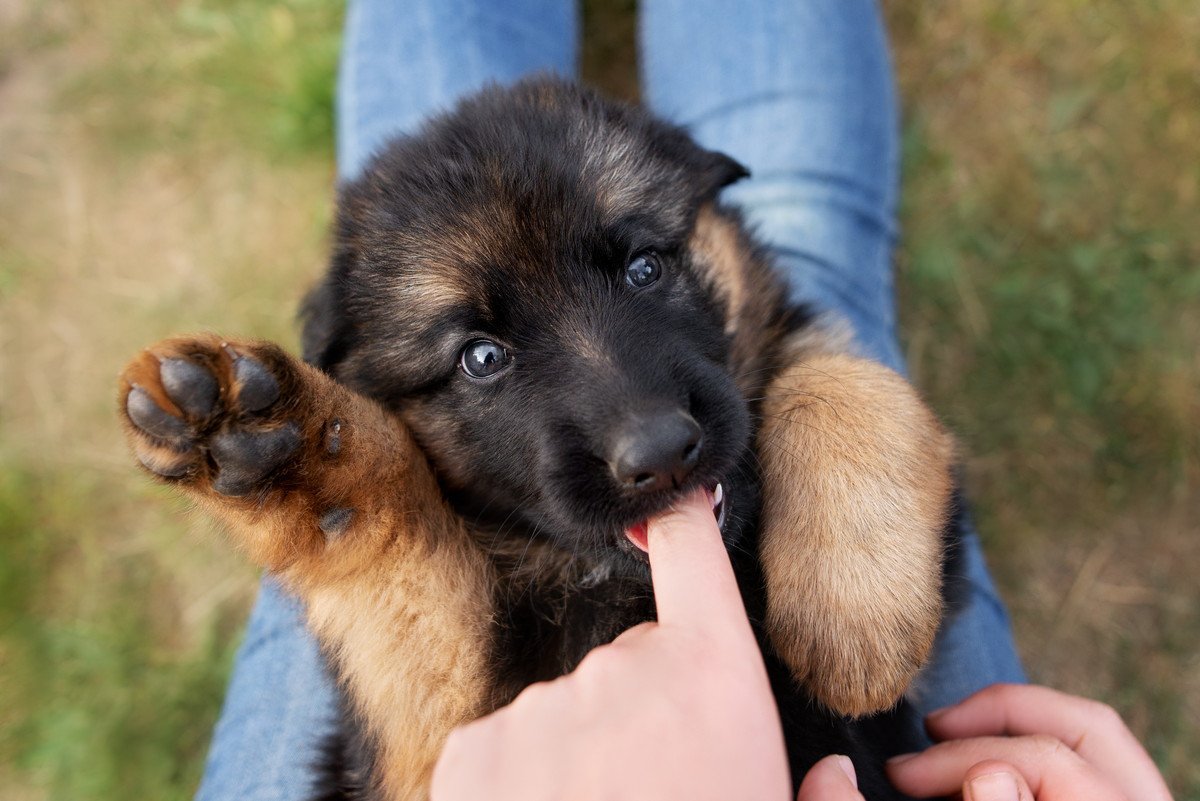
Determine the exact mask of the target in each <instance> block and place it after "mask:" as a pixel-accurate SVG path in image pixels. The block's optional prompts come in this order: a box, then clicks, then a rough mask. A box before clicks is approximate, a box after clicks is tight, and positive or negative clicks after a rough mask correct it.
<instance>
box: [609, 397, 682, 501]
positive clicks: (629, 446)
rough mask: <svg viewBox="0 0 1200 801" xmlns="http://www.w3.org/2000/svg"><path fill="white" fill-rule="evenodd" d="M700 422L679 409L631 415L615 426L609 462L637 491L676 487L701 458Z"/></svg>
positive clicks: (619, 478)
mask: <svg viewBox="0 0 1200 801" xmlns="http://www.w3.org/2000/svg"><path fill="white" fill-rule="evenodd" d="M700 441H701V431H700V425H699V424H698V423H697V422H696V421H695V420H693V419H692V416H691V415H690V414H688V413H686V412H684V411H683V410H682V409H671V410H668V411H659V412H653V413H650V414H640V415H634V416H632V417H630V418H629V419H627V420H626V421H625V422H624V423H623V424H621V425H620V426H618V428H617V430H616V433H615V434H614V436H613V437H612V440H611V442H612V446H611V447H610V448H609V454H610V455H609V460H608V464H609V466H610V467H611V468H612V471H613V475H614V476H616V479H617V481H618V482H620V483H621V484H623V485H624V486H626V487H628V488H630V489H633V490H637V491H639V492H650V491H652V490H656V489H666V488H669V487H673V486H674V487H678V486H679V485H680V484H682V483H683V480H684V479H685V478H687V476H688V474H689V473H691V472H692V468H693V467H695V466H696V462H697V461H698V460H699V458H700Z"/></svg>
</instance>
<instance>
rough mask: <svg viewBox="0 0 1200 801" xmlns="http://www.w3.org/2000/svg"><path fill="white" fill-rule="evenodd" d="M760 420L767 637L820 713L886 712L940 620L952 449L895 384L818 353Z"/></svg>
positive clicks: (807, 354) (776, 388)
mask: <svg viewBox="0 0 1200 801" xmlns="http://www.w3.org/2000/svg"><path fill="white" fill-rule="evenodd" d="M762 415H763V421H762V427H761V429H760V432H759V438H758V452H759V459H760V461H761V463H762V467H763V470H762V475H763V499H764V506H763V518H762V526H763V530H762V535H761V536H762V539H761V548H760V555H761V558H762V562H763V568H764V572H765V575H766V582H767V601H768V612H767V625H768V632H769V635H770V637H771V641H772V643H773V644H774V646H775V648H776V650H777V651H778V652H779V654H780V655H781V656H782V657H783V659H784V661H785V662H787V664H788V666H789V667H791V669H792V671H793V672H794V673H795V675H796V677H797V678H798V679H799V680H801V681H802V682H804V683H805V684H806V685H807V686H808V688H809V689H810V691H811V692H813V694H814V695H815V696H816V697H817V698H818V700H820V701H821V702H823V703H824V704H826V705H827V706H829V707H830V708H831V709H833V710H835V711H837V712H840V713H842V714H846V715H854V716H857V715H865V714H868V713H871V712H876V711H879V710H882V709H886V708H888V707H890V706H892V705H893V704H895V703H896V701H897V700H899V698H900V697H901V695H903V693H904V692H905V690H906V689H907V688H908V686H909V683H910V682H911V680H912V679H913V677H914V676H915V674H916V672H917V670H918V669H919V668H920V667H921V665H922V664H923V663H924V661H925V659H926V658H927V656H928V654H929V650H930V648H931V647H932V644H933V638H934V635H935V633H936V631H937V628H938V624H939V621H940V618H941V611H942V610H941V601H940V598H941V592H940V578H941V570H940V565H941V558H942V539H941V535H942V531H943V528H944V526H945V524H946V515H947V510H948V508H949V502H950V493H951V490H952V479H951V468H952V464H953V459H954V447H953V442H952V440H951V438H950V436H949V435H948V434H946V432H945V431H943V429H942V428H941V426H940V425H939V424H938V422H937V420H936V419H935V418H934V416H933V415H932V414H931V413H930V411H929V410H928V408H927V407H926V406H925V405H924V404H923V403H922V402H921V400H920V398H919V397H918V396H917V394H916V392H915V391H914V390H913V389H912V387H911V386H910V385H909V383H908V382H907V381H905V380H904V379H903V378H902V377H901V376H899V375H897V374H896V373H894V372H892V371H891V370H889V369H887V368H885V367H883V366H882V365H879V364H877V363H875V362H871V361H868V360H865V359H860V358H856V357H853V356H847V355H838V354H832V353H823V352H821V351H820V350H815V351H814V350H808V351H805V350H800V351H799V352H797V353H796V354H795V359H794V361H792V362H791V366H790V367H788V368H787V369H786V370H784V371H783V372H782V373H781V374H780V375H778V376H777V377H776V378H775V380H774V381H773V382H772V383H771V385H770V386H769V387H768V388H767V397H766V400H765V402H764V404H763V408H762Z"/></svg>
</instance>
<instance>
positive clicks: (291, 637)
mask: <svg viewBox="0 0 1200 801" xmlns="http://www.w3.org/2000/svg"><path fill="white" fill-rule="evenodd" d="M347 14H348V16H347V20H346V34H345V40H344V42H343V52H342V64H341V73H340V76H339V81H338V126H337V132H338V173H339V175H340V176H341V177H342V178H352V177H353V176H354V175H355V174H356V173H357V172H358V171H359V170H360V169H361V168H362V166H363V164H364V162H365V161H366V160H367V159H368V158H369V157H370V155H371V154H372V153H374V152H375V151H376V150H378V149H379V147H380V146H382V145H383V144H384V143H385V142H386V141H387V140H388V138H389V137H391V136H394V135H396V134H398V133H404V132H410V131H413V130H414V129H415V128H416V127H417V126H418V125H419V124H420V122H421V120H423V119H424V118H425V117H427V116H429V115H430V114H432V113H434V112H436V111H438V110H440V109H443V108H447V107H449V106H450V105H451V104H452V103H454V101H455V100H456V99H457V98H458V97H460V96H461V95H462V94H464V93H468V92H471V91H473V90H475V89H478V88H480V87H481V86H483V85H484V84H485V83H487V82H488V81H498V82H511V81H513V80H515V79H516V78H518V77H520V76H521V75H524V74H526V73H529V72H536V71H551V72H557V73H559V74H563V75H571V74H573V73H574V72H575V62H576V52H577V49H578V23H577V20H576V10H575V7H574V4H573V3H571V2H563V1H562V0H408V1H407V2H397V1H396V0H352V2H351V3H350V7H349V9H348V12H347ZM334 706H335V700H334V692H333V686H332V683H331V681H330V678H329V676H328V674H327V673H326V671H325V668H324V664H323V661H322V660H321V658H320V654H319V653H318V650H317V646H316V643H315V642H314V641H313V639H312V637H311V636H310V635H309V634H308V633H307V631H305V629H304V624H303V622H302V614H301V610H300V609H299V607H298V606H297V604H296V603H295V602H294V601H293V600H291V599H290V598H288V597H287V596H286V595H285V594H284V593H283V591H282V590H281V589H280V588H279V586H278V585H277V584H275V583H273V582H272V581H270V580H266V581H264V582H263V585H262V588H261V591H260V593H259V598H258V601H257V603H256V605H255V608H254V611H253V613H252V614H251V617H250V623H249V625H248V627H247V630H246V637H245V641H244V642H243V644H242V647H241V649H240V650H239V652H238V656H237V661H236V663H235V665H234V672H233V678H232V680H231V682H230V686H229V692H228V694H227V696H226V698H225V705H224V708H223V709H222V711H221V718H220V721H219V722H218V723H217V728H216V731H215V733H214V735H213V742H212V746H211V747H210V749H209V754H208V762H207V764H206V766H205V771H204V778H203V780H202V781H201V784H200V790H199V792H198V794H197V798H198V799H199V801H223V800H224V799H231V798H236V799H241V801H266V800H267V799H272V800H278V801H292V800H293V799H296V800H298V799H304V798H306V797H308V795H309V793H310V789H311V786H312V780H313V776H314V771H313V767H314V765H315V764H316V761H317V759H318V756H319V754H318V751H319V748H320V745H321V740H322V737H323V735H324V733H325V732H327V731H329V730H330V728H331V726H332V724H333V721H334V719H335V718H334V716H335V714H336V713H335V708H334Z"/></svg>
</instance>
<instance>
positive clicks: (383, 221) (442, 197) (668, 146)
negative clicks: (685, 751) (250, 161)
mask: <svg viewBox="0 0 1200 801" xmlns="http://www.w3.org/2000/svg"><path fill="white" fill-rule="evenodd" d="M745 175H746V171H745V169H744V168H743V167H741V165H738V164H737V163H736V162H734V161H733V160H732V159H729V158H728V157H726V156H723V155H721V154H717V153H712V152H709V151H706V150H703V149H702V148H700V147H698V146H697V145H696V144H695V143H694V142H693V141H692V140H691V139H690V138H689V137H688V136H687V135H686V133H684V132H683V131H682V130H681V129H679V128H677V127H674V126H671V125H668V124H666V123H663V122H661V121H659V120H656V119H654V118H653V117H651V116H649V115H648V114H646V113H645V112H644V111H641V110H639V109H636V108H633V107H630V106H626V105H621V104H615V103H611V102H608V101H605V100H603V99H601V98H599V97H598V96H597V95H595V94H593V93H591V92H589V91H586V90H583V89H580V88H578V87H575V86H573V85H569V84H565V83H560V82H556V81H552V80H548V79H537V80H533V81H526V82H524V83H521V84H518V85H517V86H516V87H514V88H512V89H500V88H492V89H488V90H486V91H484V92H483V93H481V94H479V95H477V96H475V97H472V98H470V99H467V100H465V101H463V102H462V103H461V104H460V105H459V107H458V108H457V109H455V110H454V111H453V112H452V113H450V114H448V115H445V116H441V117H438V118H436V119H434V120H432V121H430V122H429V123H428V124H427V125H426V126H425V127H424V128H423V129H422V130H421V131H420V132H419V133H418V134H417V135H415V136H412V137H406V138H401V139H398V140H397V141H395V142H394V143H392V144H391V145H389V146H388V147H387V148H386V149H385V150H383V151H382V152H381V153H379V154H378V155H377V157H376V158H375V159H374V160H373V161H372V162H371V163H370V164H369V165H368V166H367V168H366V170H365V172H364V173H363V175H362V177H361V178H358V179H357V180H355V181H353V182H351V183H349V184H347V185H345V186H344V187H343V188H342V191H341V197H340V205H339V213H338V221H337V230H336V242H335V247H334V254H333V259H332V264H331V267H330V271H329V274H328V276H327V277H326V278H325V280H324V281H323V283H321V284H320V286H318V287H317V288H316V289H315V290H314V291H313V293H312V294H311V295H310V296H309V298H308V300H307V302H306V304H305V308H304V310H303V315H304V320H305V328H304V354H305V358H306V359H307V360H308V361H310V362H311V363H313V364H315V365H317V366H318V367H320V368H321V369H323V370H325V371H327V372H328V373H330V374H331V375H333V376H334V377H335V378H337V379H338V380H340V381H342V382H343V383H345V384H347V385H348V386H350V387H352V388H353V389H355V390H357V391H359V392H361V393H363V394H365V395H367V396H370V397H373V398H375V399H377V400H379V401H380V402H382V403H383V404H385V405H387V406H388V407H390V408H392V409H394V410H396V411H398V412H399V413H400V414H401V415H402V416H403V417H404V418H405V420H406V421H407V422H408V424H409V425H410V426H411V427H412V429H413V430H414V432H415V434H416V436H417V438H418V440H419V441H420V442H421V443H422V445H423V447H424V449H425V450H426V452H427V453H428V455H429V457H430V460H431V462H432V463H433V465H434V467H435V469H436V470H437V472H438V475H439V479H440V481H441V482H442V486H443V488H444V490H445V492H446V494H447V496H448V497H449V498H450V499H451V501H452V502H453V503H454V504H455V506H456V508H457V509H458V510H459V511H460V512H461V513H462V514H463V515H464V516H465V517H466V518H467V519H468V520H469V521H472V522H473V523H474V526H475V529H476V530H477V531H478V533H479V541H480V543H481V545H482V546H483V547H485V548H489V549H491V550H492V552H493V554H494V558H495V560H496V561H497V563H498V564H499V565H500V566H501V567H502V573H503V574H504V575H506V576H508V577H509V578H508V580H507V581H506V582H504V583H503V584H502V586H501V587H500V588H499V590H498V597H497V599H496V600H497V603H498V604H499V605H500V609H501V614H500V615H498V621H499V622H498V624H497V626H496V631H495V638H496V640H495V646H496V647H495V653H496V662H497V668H498V670H497V674H498V676H499V677H500V683H501V686H500V687H498V689H497V702H498V703H500V702H503V701H505V700H507V699H510V698H511V697H513V696H514V695H515V694H516V693H517V692H519V690H520V689H521V688H522V687H524V686H526V685H527V684H528V683H530V682H533V681H537V680H540V679H546V678H551V677H554V676H557V675H561V674H562V673H564V672H566V671H569V670H571V669H573V668H574V666H575V665H577V664H578V663H579V661H580V660H581V659H582V658H583V656H584V655H585V654H586V653H587V652H588V651H589V650H591V649H592V648H594V647H595V646H597V645H600V644H602V643H605V642H608V641H609V640H611V639H612V638H613V637H614V636H615V635H616V634H618V633H619V632H620V631H622V630H624V629H626V628H628V627H630V626H632V625H634V624H636V623H638V622H641V621H644V620H647V619H650V618H652V617H653V611H654V610H653V599H652V596H651V593H650V587H649V583H648V572H647V568H646V565H645V561H644V559H643V558H642V556H641V554H640V552H637V551H636V550H635V549H633V548H632V547H631V546H630V545H629V543H628V542H627V540H626V538H625V537H624V535H623V531H624V529H625V528H626V527H627V526H629V525H631V524H633V523H635V522H637V521H640V520H643V519H645V518H646V517H647V516H648V515H650V514H652V513H654V512H657V511H659V510H661V509H663V508H665V507H666V506H667V505H668V504H669V503H670V502H671V501H672V500H673V499H674V498H676V497H678V496H679V494H680V492H681V491H683V490H685V489H689V488H691V487H694V486H697V485H700V484H707V485H712V484H713V483H715V482H716V481H718V480H719V481H721V482H723V484H724V486H725V487H726V489H727V492H728V495H729V498H730V504H731V508H730V516H729V519H728V521H727V524H726V525H725V527H724V531H723V534H724V537H725V539H726V542H727V544H728V546H729V549H730V553H731V556H732V557H733V560H734V564H735V569H736V570H737V573H738V576H739V581H740V584H741V586H742V589H743V594H744V595H745V597H746V601H747V606H748V610H749V612H750V615H751V618H752V621H754V622H756V628H758V629H759V630H760V631H761V627H760V626H757V621H760V620H761V619H762V617H763V609H764V603H765V600H764V597H763V590H762V588H763V579H762V575H761V572H760V570H759V566H758V564H757V561H756V559H755V558H754V556H753V555H754V554H755V553H756V550H757V542H756V532H757V514H758V511H757V510H758V499H757V486H758V480H757V476H756V474H755V466H754V465H755V460H754V457H753V454H752V453H751V451H750V449H749V447H748V446H749V443H750V441H751V435H752V433H753V432H752V422H751V421H752V420H753V411H754V409H753V403H752V402H751V401H750V400H748V399H747V398H745V397H743V395H742V392H741V391H740V390H739V389H738V386H737V384H736V383H735V378H736V376H734V375H733V373H732V370H733V369H735V366H732V365H730V364H729V342H728V338H727V336H726V334H725V332H724V323H725V320H724V314H725V310H724V308H723V307H722V305H721V303H720V301H719V300H718V299H717V297H716V296H715V294H714V288H713V287H712V286H711V285H709V284H708V283H706V282H705V281H704V280H702V279H701V277H700V276H699V275H698V273H697V271H696V270H695V269H694V265H693V263H692V260H691V257H690V254H689V251H688V237H689V234H690V232H691V231H692V227H693V224H694V222H695V219H696V215H697V213H698V211H699V209H700V207H701V205H702V204H704V203H707V202H712V201H713V200H714V198H715V196H716V194H717V192H718V190H719V189H720V188H721V187H722V186H724V185H726V184H728V183H730V182H731V181H734V180H737V179H738V178H741V177H743V176H745ZM728 213H729V214H732V212H728ZM647 250H650V251H653V252H654V253H656V254H657V256H658V258H659V259H660V260H661V263H662V268H663V269H662V277H661V278H660V280H659V281H658V283H656V284H655V285H653V286H651V287H648V288H646V289H641V290H637V289H634V288H633V287H631V286H629V285H628V284H626V283H625V281H624V270H625V267H626V265H627V263H628V261H629V259H630V258H631V257H632V256H634V255H635V254H638V253H639V252H643V251H647ZM758 289H759V290H760V291H761V292H764V293H768V294H770V295H771V297H774V298H776V299H777V300H776V301H775V302H774V305H773V306H772V307H771V310H770V318H771V319H769V320H763V321H761V322H762V323H764V324H769V325H771V326H774V327H775V328H777V329H779V330H781V331H782V330H788V329H795V328H798V327H801V326H803V325H805V324H807V322H808V315H807V314H806V313H804V312H803V310H798V309H796V308H794V307H792V306H789V305H788V304H786V303H785V302H784V300H783V293H782V291H781V289H780V285H779V282H778V280H777V279H775V278H772V279H771V281H770V282H768V283H767V284H765V285H764V286H762V287H759V288H758ZM480 337H484V338H487V339H491V340H494V341H496V342H498V343H500V344H502V345H503V346H505V347H506V348H507V349H509V351H510V352H511V353H512V354H513V362H512V364H511V366H510V367H509V368H508V369H507V370H505V371H503V372H502V373H501V374H499V375H497V376H495V377H493V378H489V379H484V380H478V379H473V378H471V377H469V376H467V375H466V374H464V372H463V370H462V369H460V366H459V354H460V352H461V350H462V348H463V347H464V345H466V344H467V343H468V342H470V341H472V340H473V339H477V338H480ZM764 358H765V359H766V363H767V364H768V365H770V364H771V359H772V356H771V354H764ZM761 377H762V383H763V384H765V383H766V381H767V379H768V378H769V377H770V372H769V370H767V371H764V372H763V373H762V376H761ZM652 407H672V408H680V409H683V410H684V411H686V412H687V413H689V414H690V415H691V416H692V417H694V418H695V420H696V421H697V422H698V423H699V424H700V427H701V429H702V431H703V442H702V446H701V452H700V455H699V461H698V463H697V465H696V467H695V468H694V469H693V470H692V471H691V473H690V475H689V476H688V478H687V480H686V481H685V482H684V484H683V486H682V487H664V488H660V489H658V490H656V491H653V492H649V493H645V492H643V493H635V492H630V491H629V490H628V488H627V487H623V486H620V485H618V483H617V482H615V481H614V480H613V476H612V473H611V470H610V469H609V464H608V462H607V455H606V453H607V451H606V443H607V442H608V440H609V438H610V437H611V432H612V431H613V429H614V427H617V426H619V425H621V423H622V421H624V420H627V419H628V418H629V416H630V415H631V414H636V413H638V411H639V410H645V409H649V408H652ZM530 548H532V549H533V551H534V552H535V554H536V556H530V554H528V553H527V550H528V549H530ZM547 554H549V556H547ZM555 554H561V556H557V557H556V556H555ZM538 560H541V561H538ZM764 653H765V655H766V659H767V664H768V669H769V672H770V674H771V677H772V682H773V686H774V688H775V692H776V696H777V698H778V700H779V704H780V710H781V713H782V717H783V722H784V729H785V734H786V737H787V740H788V746H789V754H790V760H791V766H792V772H793V777H794V778H795V779H796V781H797V783H798V781H799V779H800V777H802V776H803V774H804V772H805V771H806V770H807V769H808V767H809V766H811V764H812V763H813V762H815V761H816V760H817V759H819V758H820V757H822V756H824V755H826V754H829V753H833V752H837V753H843V754H849V755H850V756H851V757H852V759H853V760H854V762H855V764H856V766H857V768H858V772H859V777H860V783H861V785H862V788H863V791H864V793H865V794H866V796H867V797H868V798H875V799H883V798H893V797H896V794H895V791H894V790H892V789H891V788H890V786H888V785H887V782H886V780H885V779H884V777H883V773H882V761H883V758H884V756H886V755H887V754H891V753H898V752H901V751H905V750H909V749H911V748H913V747H915V746H916V745H917V744H918V743H919V742H920V730H919V725H918V722H917V721H916V720H915V717H914V715H913V714H912V713H911V710H910V709H908V708H907V707H906V706H905V705H903V704H902V705H901V706H900V707H899V708H897V709H896V710H895V711H894V712H892V713H889V714H885V715H880V716H877V717H875V718H872V719H870V720H862V721H849V720H845V719H841V718H838V717H836V716H834V715H831V714H830V713H828V712H826V711H824V710H823V709H822V708H820V707H818V706H817V705H816V704H815V703H813V701H812V700H811V698H810V697H809V696H808V695H807V694H806V693H805V692H804V690H803V688H801V687H799V686H798V685H796V683H795V682H794V681H793V680H792V679H791V677H790V676H789V674H788V671H787V669H786V668H785V667H784V666H783V665H782V664H781V663H780V662H779V660H778V659H777V658H775V657H774V655H773V654H772V653H771V651H770V649H769V647H766V645H765V641H764ZM371 751H372V749H371V745H370V743H368V742H364V741H363V739H362V735H361V733H356V732H355V731H354V722H353V721H352V720H347V721H345V722H344V724H343V731H342V732H341V733H339V735H338V739H337V741H336V742H335V744H334V746H333V747H332V749H331V754H330V763H329V768H330V771H329V773H328V775H327V777H326V784H325V786H324V789H323V790H322V792H321V794H320V795H319V796H318V797H320V798H322V799H334V798H360V797H361V798H367V797H370V794H369V791H368V790H366V789H364V788H365V786H366V784H367V782H366V777H367V776H369V774H370V771H371V765H372V756H371ZM354 788H358V789H354Z"/></svg>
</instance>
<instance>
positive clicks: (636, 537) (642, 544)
mask: <svg viewBox="0 0 1200 801" xmlns="http://www.w3.org/2000/svg"><path fill="white" fill-rule="evenodd" d="M649 527H650V526H649V524H648V523H647V522H646V521H645V520H643V521H642V522H640V523H634V524H633V525H632V526H630V527H629V528H627V529H625V536H626V537H628V538H629V541H630V542H632V543H633V544H634V545H636V546H637V547H638V548H641V549H642V550H643V551H645V552H646V553H650V539H649V533H650V532H649Z"/></svg>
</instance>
